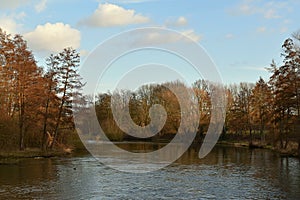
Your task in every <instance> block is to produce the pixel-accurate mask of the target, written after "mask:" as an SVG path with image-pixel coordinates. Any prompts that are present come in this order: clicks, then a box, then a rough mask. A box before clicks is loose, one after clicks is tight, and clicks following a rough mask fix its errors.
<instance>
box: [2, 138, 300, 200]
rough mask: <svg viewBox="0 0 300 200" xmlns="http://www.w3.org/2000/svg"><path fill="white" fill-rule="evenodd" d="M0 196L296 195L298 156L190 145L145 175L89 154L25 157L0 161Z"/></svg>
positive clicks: (299, 191)
mask: <svg viewBox="0 0 300 200" xmlns="http://www.w3.org/2000/svg"><path fill="white" fill-rule="evenodd" d="M123 146H125V147H127V148H129V147H130V148H131V146H132V144H131V145H127V144H123ZM148 146H149V145H148ZM150 146H151V145H150ZM0 199H300V161H299V159H297V158H287V157H280V156H279V155H278V154H277V153H275V152H272V151H270V150H265V149H253V150H251V149H248V148H238V147H228V146H216V147H215V148H214V149H213V151H212V152H211V153H210V154H209V155H208V156H207V157H205V158H204V159H199V158H198V151H197V149H195V148H190V149H189V150H188V151H187V152H186V153H185V154H184V155H183V156H182V157H181V158H180V159H178V160H177V161H176V162H175V163H173V164H171V165H169V166H167V167H165V168H163V169H161V170H158V171H154V172H149V173H145V174H143V173H142V174H133V173H126V172H119V171H117V170H114V169H111V168H109V167H107V166H105V165H103V164H101V163H100V162H99V161H97V160H96V159H95V158H93V157H92V156H91V155H81V156H76V157H70V158H40V159H24V160H20V161H19V162H17V163H15V164H6V165H0Z"/></svg>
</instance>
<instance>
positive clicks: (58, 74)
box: [0, 30, 300, 150]
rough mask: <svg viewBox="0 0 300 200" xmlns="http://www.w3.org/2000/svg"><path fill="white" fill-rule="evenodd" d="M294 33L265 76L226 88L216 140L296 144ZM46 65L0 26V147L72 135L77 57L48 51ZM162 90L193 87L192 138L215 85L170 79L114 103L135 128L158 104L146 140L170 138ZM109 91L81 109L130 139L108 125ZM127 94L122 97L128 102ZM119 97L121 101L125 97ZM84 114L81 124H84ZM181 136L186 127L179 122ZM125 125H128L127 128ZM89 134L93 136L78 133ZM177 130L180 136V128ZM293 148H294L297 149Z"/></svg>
mask: <svg viewBox="0 0 300 200" xmlns="http://www.w3.org/2000/svg"><path fill="white" fill-rule="evenodd" d="M299 42H300V34H294V35H293V37H292V38H288V39H286V40H285V41H284V42H283V45H282V64H281V65H280V66H277V65H276V64H275V62H274V61H272V63H271V64H270V67H269V68H268V70H269V72H270V78H269V80H263V79H262V78H258V81H257V82H256V83H244V82H242V83H239V84H232V85H226V86H224V87H225V90H226V98H227V108H226V121H225V125H224V128H223V133H222V136H221V138H220V139H221V140H230V141H248V142H249V144H250V145H252V144H255V143H257V142H259V144H263V145H271V146H274V147H278V148H280V149H286V148H288V147H289V145H291V144H295V143H296V144H297V143H298V146H299V145H300V116H299V112H300V46H299ZM46 63H47V66H42V67H38V66H37V62H36V60H35V59H34V56H33V54H32V52H31V51H30V50H29V49H28V47H27V45H26V41H25V40H24V39H23V38H22V36H20V35H14V36H12V35H9V34H6V33H5V32H4V31H2V30H0V81H1V82H0V113H1V115H0V149H6V150H7V149H8V150H10V149H17V148H19V149H20V150H23V149H25V148H30V147H39V148H42V149H43V150H47V149H52V148H53V147H61V146H68V145H72V141H73V139H74V137H76V132H75V130H74V128H75V127H74V124H73V119H72V109H71V102H72V99H73V97H74V95H81V93H80V91H81V88H82V87H84V84H83V83H82V82H81V79H80V76H79V74H78V71H77V70H78V67H79V64H80V56H79V53H77V52H76V50H74V49H72V48H66V49H64V50H62V51H61V53H58V54H56V55H50V56H49V57H48V58H47V60H46ZM170 87H174V88H178V89H184V90H193V91H194V94H195V95H196V96H195V97H196V98H197V101H198V106H199V107H198V109H199V111H200V118H199V127H198V129H197V130H196V131H197V137H196V140H201V139H202V138H203V137H204V136H205V133H206V131H207V128H208V125H209V123H210V114H211V98H210V96H211V94H212V90H214V88H215V87H216V86H215V85H214V83H211V82H209V81H205V80H198V81H195V82H194V83H193V85H192V87H190V88H187V87H186V86H185V85H184V84H182V83H180V82H178V81H174V82H168V83H164V84H156V85H154V84H153V85H144V86H142V87H140V88H139V89H138V90H137V91H125V90H123V91H118V92H114V94H116V93H117V94H118V95H119V97H120V99H121V100H122V99H123V100H124V101H119V104H120V105H118V106H120V108H121V107H124V106H125V105H126V103H128V104H129V111H130V115H131V118H132V120H133V121H134V122H135V123H136V124H137V125H139V126H146V125H148V124H149V123H150V118H149V110H150V108H151V107H152V105H154V104H161V105H163V107H164V108H165V110H166V112H167V122H166V123H165V125H164V127H163V129H162V130H161V131H160V132H159V133H158V134H157V135H156V136H154V137H152V138H150V140H153V141H156V140H162V139H171V138H172V137H174V135H175V134H176V133H177V131H178V127H179V125H180V122H181V115H180V106H179V103H178V101H177V99H176V96H175V95H174V94H173V93H172V92H171V91H170V90H169V89H168V88H170ZM111 98H112V93H110V92H107V93H101V94H98V95H97V98H96V102H95V103H94V102H93V101H92V98H91V97H90V96H81V99H82V101H80V102H78V105H79V106H82V107H85V108H86V107H93V108H95V109H96V114H97V117H98V121H99V123H100V125H101V127H102V128H103V130H104V132H105V133H106V134H107V136H108V137H109V138H110V139H111V140H129V139H130V140H133V139H135V138H132V137H129V136H128V135H126V134H125V133H124V132H123V131H122V130H121V129H120V128H119V127H118V126H117V124H116V122H115V120H114V118H113V115H112V110H111ZM128 99H129V100H128ZM126 101H127V102H126ZM88 119H89V118H88V117H86V119H85V120H86V121H85V123H91V122H89V120H88ZM184 126H185V129H184V130H185V131H186V133H188V132H189V131H194V130H189V127H191V126H189V124H185V125H184ZM129 128H130V127H129ZM85 134H86V135H88V136H89V137H90V138H91V139H97V133H96V132H94V131H93V130H92V129H89V130H86V133H85ZM183 134H184V133H183ZM297 148H299V149H300V147H297Z"/></svg>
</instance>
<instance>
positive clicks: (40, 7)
mask: <svg viewBox="0 0 300 200" xmlns="http://www.w3.org/2000/svg"><path fill="white" fill-rule="evenodd" d="M46 6H47V0H41V1H39V2H38V3H37V4H36V5H35V6H34V9H35V11H36V12H38V13H40V12H42V11H43V10H45V9H46Z"/></svg>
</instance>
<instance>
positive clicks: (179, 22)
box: [165, 16, 188, 27]
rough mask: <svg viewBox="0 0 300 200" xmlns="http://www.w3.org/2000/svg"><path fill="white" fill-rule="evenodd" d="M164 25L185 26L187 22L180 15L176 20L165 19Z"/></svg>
mask: <svg viewBox="0 0 300 200" xmlns="http://www.w3.org/2000/svg"><path fill="white" fill-rule="evenodd" d="M165 24H166V26H175V27H178V26H186V25H187V24H188V21H187V19H186V18H185V17H183V16H181V17H179V18H178V19H177V20H175V21H174V20H167V21H166V23H165Z"/></svg>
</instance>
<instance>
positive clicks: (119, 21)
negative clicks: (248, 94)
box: [0, 0, 300, 84]
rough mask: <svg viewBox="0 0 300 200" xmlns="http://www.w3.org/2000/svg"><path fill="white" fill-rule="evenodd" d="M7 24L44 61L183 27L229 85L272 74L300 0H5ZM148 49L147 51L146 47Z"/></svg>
mask: <svg viewBox="0 0 300 200" xmlns="http://www.w3.org/2000/svg"><path fill="white" fill-rule="evenodd" d="M0 4H1V5H0V27H1V28H2V29H4V30H5V31H7V32H8V33H12V34H15V33H20V34H22V35H23V36H24V38H25V39H26V40H27V42H28V46H29V48H30V49H31V50H32V51H33V53H34V55H35V56H36V59H37V61H38V64H39V65H44V60H45V58H46V57H47V56H49V55H50V54H51V53H57V52H59V51H61V50H62V49H63V48H65V47H69V46H72V47H73V48H76V49H77V50H78V51H79V52H80V53H81V56H82V60H84V59H85V58H87V56H88V55H89V53H91V52H92V51H93V50H94V49H95V48H96V47H97V45H98V44H100V43H102V42H104V41H106V40H107V39H108V38H110V37H112V36H113V35H116V34H119V33H121V32H123V31H128V30H131V29H135V28H144V27H163V28H168V29H172V30H176V31H178V32H180V33H182V34H184V35H185V36H187V37H189V38H191V39H192V40H193V41H195V42H197V43H199V44H200V45H201V46H202V47H203V48H204V49H205V50H206V52H207V53H208V54H209V56H210V57H211V59H212V60H213V61H214V63H215V65H216V66H217V68H218V70H219V72H220V74H221V77H222V79H223V81H224V83H226V84H230V83H239V82H256V81H257V80H258V78H259V77H260V76H262V77H263V78H264V79H266V80H267V79H268V77H269V74H268V72H267V71H266V70H265V69H264V68H265V67H268V66H269V65H270V63H271V61H272V59H275V62H276V63H278V64H280V63H281V61H282V58H281V57H280V54H281V45H282V44H283V42H284V40H285V39H287V38H289V37H291V34H292V33H294V32H295V31H298V30H299V29H300V25H299V19H300V12H299V11H297V8H299V7H300V1H298V0H285V1H282V0H272V1H271V0H230V1H229V0H210V1H207V0H188V1H187V0H111V1H101V0H41V1H37V0H1V3H0ZM144 55H146V54H144Z"/></svg>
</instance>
